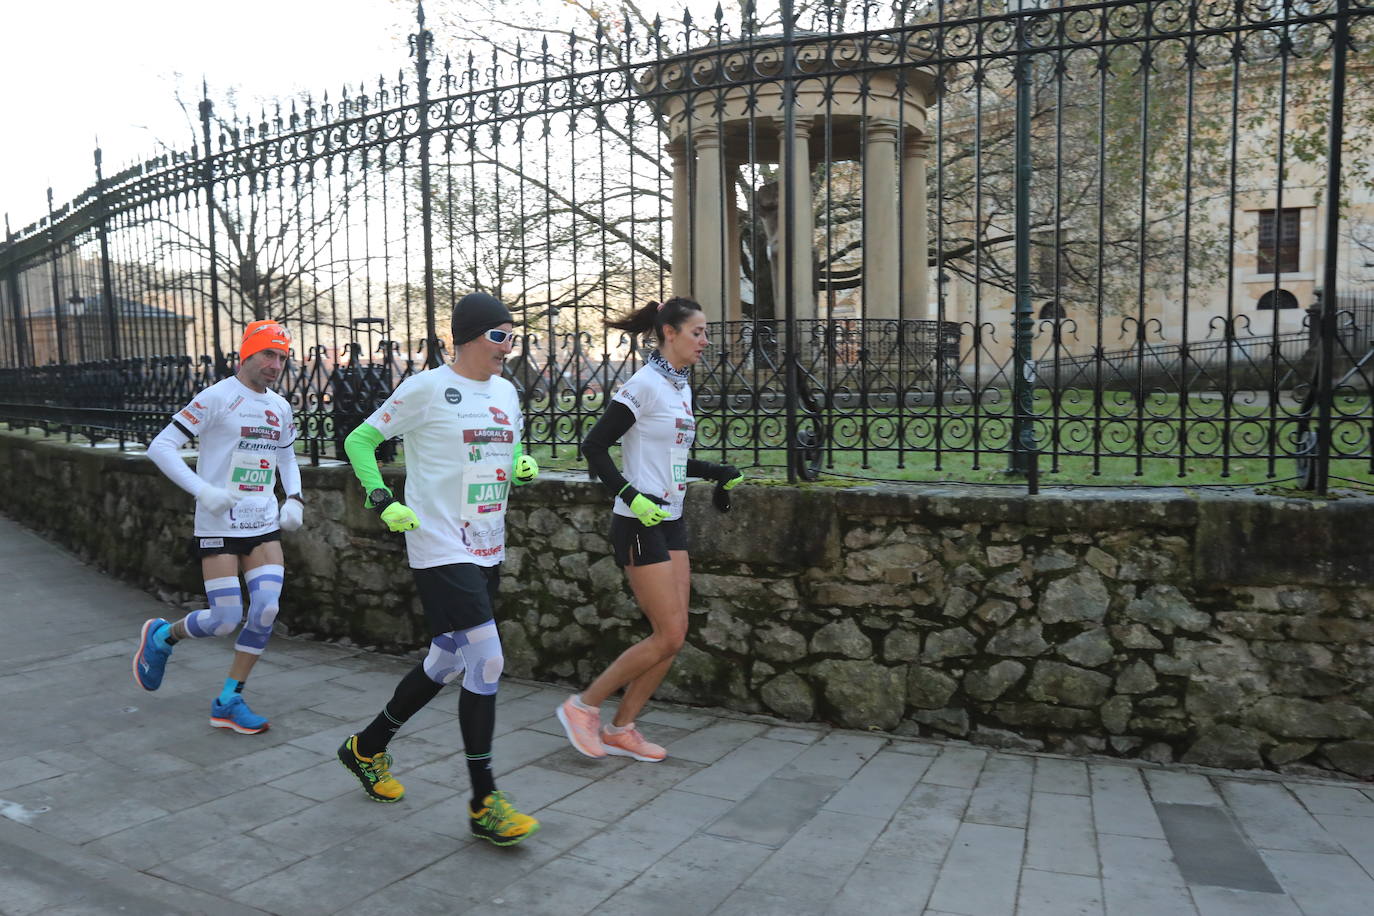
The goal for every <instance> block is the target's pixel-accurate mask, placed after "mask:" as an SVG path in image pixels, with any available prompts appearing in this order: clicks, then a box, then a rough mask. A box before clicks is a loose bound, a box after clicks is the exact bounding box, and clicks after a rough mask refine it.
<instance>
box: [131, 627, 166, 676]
mask: <svg viewBox="0 0 1374 916" xmlns="http://www.w3.org/2000/svg"><path fill="white" fill-rule="evenodd" d="M166 624H167V621H166V620H164V619H162V618H161V617H154V618H153V619H152V620H145V621H144V622H143V632H142V633H141V634H140V635H139V637H138V651H137V652H135V653H134V680H136V681H138V686H140V687H142V688H143V689H144V690H156V689H158V688H159V687H161V686H162V673H163V672H164V671H166V670H167V659H169V658H171V656H172V650H171V647H168V648H166V649H163V648H161V647H159V646H158V644H157V641H156V640H155V639H153V634H154V633H156V632H157V631H158V629H159V628H160V627H163V626H165V625H166Z"/></svg>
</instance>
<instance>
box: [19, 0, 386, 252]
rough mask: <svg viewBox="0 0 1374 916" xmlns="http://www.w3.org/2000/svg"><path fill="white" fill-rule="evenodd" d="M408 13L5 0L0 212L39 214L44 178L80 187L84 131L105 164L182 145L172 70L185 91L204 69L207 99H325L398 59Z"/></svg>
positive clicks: (340, 0) (377, 8) (65, 188)
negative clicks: (304, 94) (229, 94)
mask: <svg viewBox="0 0 1374 916" xmlns="http://www.w3.org/2000/svg"><path fill="white" fill-rule="evenodd" d="M409 15H410V14H409V13H408V11H407V7H406V6H405V5H401V4H397V3H393V2H390V0H235V2H233V3H227V4H220V3H206V2H202V0H129V2H124V3H119V2H113V0H52V2H49V3H24V2H12V3H6V4H4V11H3V12H2V13H0V86H3V89H2V90H0V92H2V93H3V99H4V101H3V103H0V138H3V139H0V213H8V214H9V219H10V227H11V228H12V229H14V230H15V231H16V232H17V231H19V230H20V229H22V228H23V227H24V226H27V225H28V224H29V223H31V222H35V221H36V220H38V219H39V218H41V217H43V216H45V215H46V214H47V193H46V189H47V188H48V187H49V185H51V187H52V189H53V200H54V204H55V205H56V206H59V207H60V206H61V205H62V204H63V203H64V202H66V201H68V200H70V199H71V198H72V197H74V196H76V195H77V194H79V193H81V192H82V191H83V190H85V189H86V188H87V187H88V186H89V185H91V184H92V183H93V182H94V180H95V172H94V168H95V167H94V163H93V160H92V151H93V150H94V148H95V140H96V137H97V136H99V138H100V145H101V147H102V148H103V149H104V154H105V162H104V168H105V173H106V174H107V175H108V174H112V173H114V172H117V171H119V170H120V169H122V168H124V167H125V166H127V165H129V164H130V163H132V162H135V161H139V160H142V159H144V158H148V157H150V156H152V155H153V154H155V153H156V151H157V149H158V146H157V143H156V142H155V139H162V140H166V141H170V142H171V143H172V144H173V145H174V146H176V147H177V148H179V149H185V148H186V147H187V146H188V145H189V143H188V140H187V134H186V126H185V118H184V116H183V115H182V112H181V109H180V108H178V107H177V104H176V101H175V99H174V98H173V90H174V89H175V87H176V84H177V78H176V76H175V74H177V73H181V74H182V78H181V82H182V85H183V86H184V87H187V88H191V89H192V90H193V91H194V90H195V89H196V88H198V87H199V85H200V80H201V77H202V76H204V77H205V78H206V79H207V80H208V81H209V84H210V94H211V98H212V99H215V100H216V101H221V100H223V98H224V95H225V92H226V90H227V89H229V88H230V87H236V88H237V89H238V90H239V93H240V99H241V100H245V99H249V98H272V97H288V96H290V95H292V94H293V93H296V92H300V91H311V92H314V93H315V94H316V96H317V97H318V95H319V94H320V93H321V92H322V91H323V90H325V89H328V90H329V92H330V95H331V97H332V96H334V95H336V94H337V91H338V88H339V86H340V85H342V84H343V83H345V82H347V83H349V84H350V85H354V86H356V85H357V83H358V82H359V81H362V80H368V81H370V82H372V83H375V82H376V79H377V77H378V76H380V75H382V74H383V73H386V74H389V75H394V74H395V73H396V71H397V70H398V69H401V68H410V67H411V66H412V64H411V61H410V58H409V56H408V50H409V49H408V47H407V44H406V35H408V34H409V33H410V32H411V31H413V24H412V20H409V18H408V16H409ZM253 110H256V108H255V107H254V109H253ZM0 232H3V225H2V224H0ZM2 237H3V236H0V238H2Z"/></svg>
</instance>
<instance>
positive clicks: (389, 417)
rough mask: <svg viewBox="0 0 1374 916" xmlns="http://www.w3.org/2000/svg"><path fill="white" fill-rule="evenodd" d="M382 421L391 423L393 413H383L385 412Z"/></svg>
mask: <svg viewBox="0 0 1374 916" xmlns="http://www.w3.org/2000/svg"><path fill="white" fill-rule="evenodd" d="M382 422H383V423H390V422H391V414H389V413H383V414H382Z"/></svg>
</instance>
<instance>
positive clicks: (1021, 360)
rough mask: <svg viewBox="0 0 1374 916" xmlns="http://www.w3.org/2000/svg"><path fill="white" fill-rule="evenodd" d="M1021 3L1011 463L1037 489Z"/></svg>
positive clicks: (1027, 98)
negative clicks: (1028, 478) (1029, 477)
mask: <svg viewBox="0 0 1374 916" xmlns="http://www.w3.org/2000/svg"><path fill="white" fill-rule="evenodd" d="M1027 5H1028V4H1018V12H1020V13H1021V15H1020V16H1019V18H1018V19H1017V20H1016V36H1017V38H1016V49H1017V55H1016V185H1015V208H1016V215H1015V229H1014V233H1015V236H1016V267H1015V269H1016V278H1015V282H1016V309H1015V317H1014V319H1013V329H1012V340H1013V357H1012V412H1013V413H1012V424H1011V463H1010V465H1009V467H1008V470H1009V471H1010V472H1011V473H1013V474H1027V475H1030V476H1031V481H1030V491H1031V492H1032V493H1034V492H1035V491H1036V489H1037V485H1036V484H1037V481H1036V480H1035V470H1036V468H1035V459H1036V444H1035V417H1034V414H1035V360H1034V359H1032V358H1031V339H1032V337H1033V333H1034V328H1035V316H1034V313H1033V312H1032V310H1031V282H1030V226H1031V218H1030V187H1031V144H1030V139H1031V138H1030V133H1031V123H1030V111H1031V73H1032V70H1031V55H1030V41H1029V40H1028V38H1027V35H1026V17H1025V13H1024V9H1025V6H1027Z"/></svg>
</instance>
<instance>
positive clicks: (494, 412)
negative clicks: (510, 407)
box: [487, 407, 510, 426]
mask: <svg viewBox="0 0 1374 916" xmlns="http://www.w3.org/2000/svg"><path fill="white" fill-rule="evenodd" d="M487 410H490V411H491V418H492V419H493V420H495V421H496V422H497V423H500V424H501V425H502V426H510V417H508V416H506V412H505V411H504V410H501V409H499V408H496V407H488V408H487Z"/></svg>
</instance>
